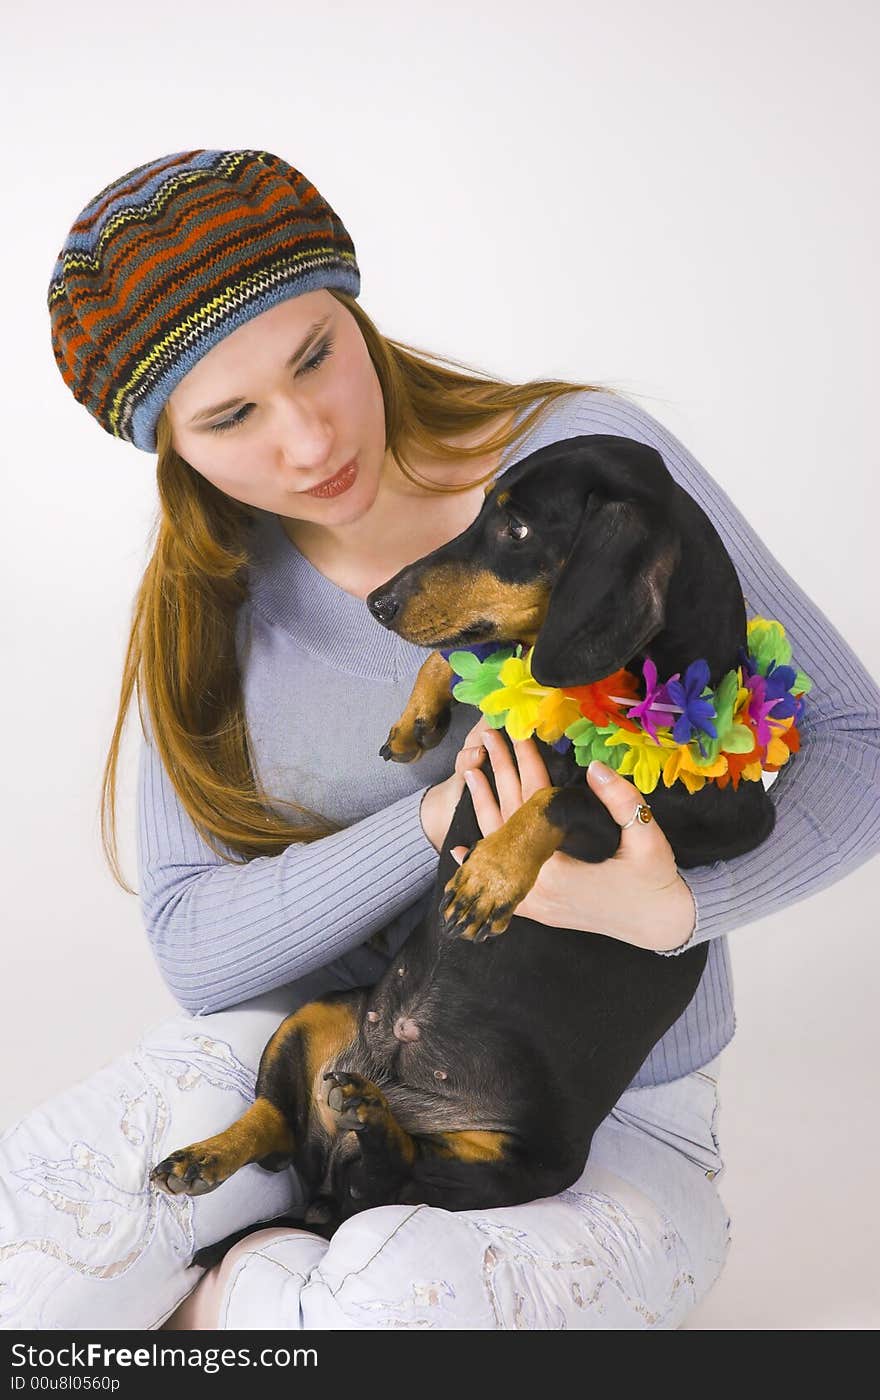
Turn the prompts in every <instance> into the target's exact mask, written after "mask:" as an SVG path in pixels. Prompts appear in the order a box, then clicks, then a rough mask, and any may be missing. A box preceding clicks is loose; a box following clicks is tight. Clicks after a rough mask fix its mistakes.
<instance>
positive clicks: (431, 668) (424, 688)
mask: <svg viewBox="0 0 880 1400" xmlns="http://www.w3.org/2000/svg"><path fill="white" fill-rule="evenodd" d="M451 678H452V668H451V667H450V665H449V662H448V661H444V659H443V657H442V656H441V655H440V653H439V651H433V652H432V653H431V655H430V656H429V657H428V659H427V661H424V662H423V663H422V666H421V668H420V670H419V674H418V676H417V677H416V683H415V685H414V686H413V689H412V694H411V695H410V697H409V700H408V701H407V705H406V709H405V710H404V712H403V714H402V715H401V717H400V719H399V720H398V721H397V723H396V724H393V725H392V726H391V730H390V732H389V734H388V739H387V741H386V742H385V743H384V744H383V745H382V747H381V749H380V750H379V755H380V757H381V758H384V759H386V760H387V759H389V758H390V759H391V760H392V761H393V762H394V763H412V762H413V760H414V759H417V758H421V756H422V754H423V753H424V752H425V750H426V749H434V748H436V747H437V745H438V744H439V743H440V741H441V739H442V738H443V736H444V734H445V733H446V731H447V729H448V728H449V719H450V716H451V714H452V692H451V690H450V686H449V682H450V680H451Z"/></svg>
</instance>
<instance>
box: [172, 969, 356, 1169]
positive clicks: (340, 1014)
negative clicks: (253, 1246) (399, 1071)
mask: <svg viewBox="0 0 880 1400" xmlns="http://www.w3.org/2000/svg"><path fill="white" fill-rule="evenodd" d="M364 996H365V993H364V992H362V991H357V992H343V993H339V994H337V995H333V996H329V997H327V998H325V999H324V1000H323V1001H314V1002H309V1003H308V1005H307V1006H303V1007H300V1009H299V1010H298V1011H296V1012H294V1014H293V1015H292V1016H288V1017H286V1019H285V1020H284V1021H283V1022H282V1023H281V1025H280V1026H279V1028H278V1030H277V1031H276V1032H275V1034H274V1035H273V1036H272V1039H271V1040H270V1041H269V1043H268V1045H267V1046H266V1048H265V1050H264V1051H263V1055H262V1058H261V1060H260V1069H259V1073H258V1075H257V1084H256V1095H255V1099H254V1102H253V1103H252V1104H251V1106H250V1108H248V1109H246V1110H245V1112H244V1113H243V1114H242V1115H241V1117H240V1118H239V1119H238V1120H237V1121H236V1122H235V1123H233V1124H232V1125H231V1126H230V1127H228V1128H226V1129H225V1130H224V1131H223V1132H222V1133H218V1134H216V1136H214V1137H210V1138H205V1139H204V1140H203V1141H201V1142H194V1143H191V1144H190V1146H189V1147H184V1148H181V1149H180V1150H179V1151H177V1152H172V1153H171V1154H170V1155H169V1156H168V1157H166V1158H165V1159H164V1160H163V1161H161V1162H159V1163H158V1165H157V1166H155V1167H154V1168H153V1170H152V1172H151V1173H150V1180H151V1181H152V1182H153V1183H154V1184H155V1185H156V1186H158V1187H159V1188H160V1190H163V1191H166V1192H168V1193H169V1194H170V1195H187V1196H202V1195H205V1194H206V1193H207V1192H208V1191H214V1190H216V1188H217V1187H218V1186H220V1185H222V1183H223V1182H224V1181H227V1180H228V1179H229V1177H230V1176H232V1174H233V1172H237V1171H238V1169H239V1168H240V1167H243V1166H246V1165H247V1164H248V1163H249V1162H257V1163H258V1164H259V1165H260V1166H262V1167H264V1168H265V1169H266V1170H267V1171H282V1170H283V1169H284V1168H285V1167H287V1166H289V1165H290V1163H291V1162H292V1161H293V1160H294V1158H295V1157H298V1156H299V1155H300V1154H301V1153H303V1151H304V1149H305V1148H306V1147H307V1145H308V1139H309V1137H310V1136H313V1134H312V1131H311V1130H312V1127H313V1125H314V1122H315V1120H316V1118H317V1114H318V1113H319V1111H320V1104H319V1103H317V1102H316V1100H317V1093H316V1089H317V1088H318V1087H319V1086H320V1082H321V1081H320V1076H321V1074H322V1073H323V1070H324V1068H325V1067H326V1066H327V1064H328V1063H330V1062H332V1061H333V1060H334V1059H335V1058H337V1057H338V1056H339V1055H340V1054H341V1053H342V1051H343V1050H345V1049H346V1047H347V1046H349V1045H351V1043H352V1042H353V1040H354V1039H355V1037H356V1036H357V1028H358V1016H359V1011H360V1006H361V1003H362V1001H363V998H364ZM323 1126H324V1128H325V1130H326V1124H324V1125H323Z"/></svg>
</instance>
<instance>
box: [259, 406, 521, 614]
mask: <svg viewBox="0 0 880 1400" xmlns="http://www.w3.org/2000/svg"><path fill="white" fill-rule="evenodd" d="M512 417H513V415H512V414H510V415H504V418H503V420H501V419H499V420H496V421H495V422H493V424H491V425H490V426H489V427H488V428H487V427H485V426H483V427H482V428H481V429H480V430H479V433H471V434H470V435H469V436H468V435H462V436H460V437H457V438H455V439H452V441H453V442H454V443H455V445H456V446H464V445H474V444H477V443H479V442H483V441H485V440H486V439H487V438H488V437H490V436H491V435H492V434H493V433H494V432H495V431H497V428H498V426H499V424H500V422H501V421H504V423H505V426H506V424H507V423H508V422H509V421H510V419H511V418H512ZM501 456H502V453H501V451H499V450H496V451H494V452H492V453H490V454H488V455H487V456H485V457H473V458H471V459H469V460H467V461H462V462H450V461H448V460H446V461H443V460H442V459H439V458H433V459H430V460H428V459H425V458H422V459H420V460H419V461H412V462H411V461H410V460H409V459H407V465H408V466H410V467H411V468H412V470H413V473H414V475H416V476H418V477H426V478H427V479H428V480H430V481H434V482H437V484H438V485H439V484H441V483H442V484H443V485H459V486H464V485H466V484H467V483H468V482H472V481H474V480H475V479H476V478H479V477H483V476H485V475H486V474H487V473H488V472H490V471H495V470H497V468H498V465H499V463H500V460H501ZM486 485H487V483H483V484H482V485H477V486H473V487H471V489H470V490H465V491H456V492H444V491H432V490H431V489H430V488H429V487H422V486H420V485H418V484H416V483H415V482H413V481H411V480H410V479H409V478H408V477H407V476H405V475H404V474H403V472H402V471H401V469H400V466H399V464H398V462H397V461H396V460H395V459H394V457H393V456H392V455H390V454H389V455H388V456H387V457H386V460H385V462H384V463H383V477H382V483H381V485H380V489H379V492H378V494H377V496H376V499H375V501H374V502H373V505H372V506H371V507H370V509H369V511H368V512H367V514H366V515H365V516H363V517H362V518H361V519H360V520H355V521H352V522H351V523H350V524H348V525H344V526H343V527H341V528H340V529H335V530H334V529H328V528H327V527H326V526H323V525H320V524H317V523H316V522H315V521H311V520H296V519H290V518H288V517H286V516H279V517H278V518H279V521H280V523H281V526H282V528H283V530H284V532H285V534H286V535H287V538H288V539H289V540H290V541H291V543H292V544H294V545H295V546H296V548H297V549H298V550H299V552H300V554H302V555H303V556H304V557H305V558H306V559H307V560H308V561H309V563H310V564H312V565H313V567H314V568H316V569H317V570H318V572H319V573H322V574H324V575H325V577H327V578H329V579H331V580H332V581H333V582H334V583H336V584H338V585H339V587H340V588H343V589H345V591H346V592H347V593H352V594H354V595H355V596H356V597H359V598H366V596H367V594H368V593H371V592H372V591H373V589H375V588H378V587H379V585H380V584H382V583H384V582H386V580H387V579H389V578H392V577H393V576H394V575H395V574H396V573H398V572H399V570H400V569H403V568H405V566H406V565H407V564H412V563H413V562H414V561H415V560H416V559H421V558H423V557H424V556H425V555H426V554H430V553H431V551H432V550H434V549H439V548H440V546H441V545H444V544H448V542H449V541H450V540H451V539H454V538H455V536H456V535H460V534H461V533H462V531H463V530H465V529H467V527H468V525H470V524H471V522H472V521H473V520H475V519H476V517H477V515H478V514H479V512H480V508H481V506H482V503H483V497H484V494H485V490H486Z"/></svg>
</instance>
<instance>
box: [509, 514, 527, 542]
mask: <svg viewBox="0 0 880 1400" xmlns="http://www.w3.org/2000/svg"><path fill="white" fill-rule="evenodd" d="M507 533H508V535H510V536H511V537H512V538H513V539H515V540H524V539H525V538H526V536H527V535H528V534H529V533H530V532H529V527H528V525H524V524H523V523H522V521H521V520H513V519H509V520H508V522H507Z"/></svg>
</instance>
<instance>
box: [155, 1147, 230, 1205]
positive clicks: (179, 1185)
mask: <svg viewBox="0 0 880 1400" xmlns="http://www.w3.org/2000/svg"><path fill="white" fill-rule="evenodd" d="M233 1170H234V1168H233ZM231 1175H232V1171H230V1170H228V1169H227V1167H226V1165H225V1164H224V1161H223V1155H222V1153H221V1152H218V1151H216V1150H215V1149H214V1148H213V1147H212V1145H211V1143H210V1142H195V1143H193V1145H192V1146H191V1147H184V1148H182V1149H181V1150H180V1151H179V1152H172V1153H171V1155H170V1156H169V1157H166V1158H165V1159H164V1160H163V1161H161V1162H159V1164H158V1165H157V1166H155V1167H154V1168H153V1170H152V1171H151V1172H150V1181H151V1182H152V1183H153V1185H154V1186H158V1187H159V1189H160V1191H164V1192H166V1194H167V1195H169V1196H204V1195H206V1194H207V1192H208V1191H216V1189H217V1187H218V1186H222V1184H223V1182H224V1181H226V1179H227V1177H229V1176H231Z"/></svg>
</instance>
